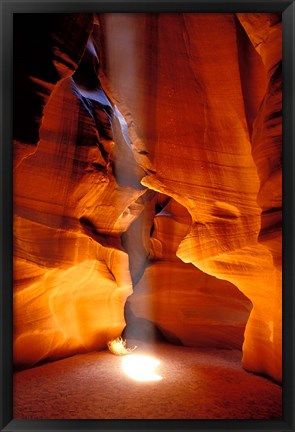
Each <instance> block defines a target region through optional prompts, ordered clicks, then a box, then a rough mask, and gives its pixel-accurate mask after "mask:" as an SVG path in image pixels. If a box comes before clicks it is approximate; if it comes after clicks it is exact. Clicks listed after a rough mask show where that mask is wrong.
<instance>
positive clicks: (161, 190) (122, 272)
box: [14, 13, 281, 381]
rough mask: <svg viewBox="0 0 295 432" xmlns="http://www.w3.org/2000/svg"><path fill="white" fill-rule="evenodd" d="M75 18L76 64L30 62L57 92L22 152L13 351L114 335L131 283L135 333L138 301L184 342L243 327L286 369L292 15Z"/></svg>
mask: <svg viewBox="0 0 295 432" xmlns="http://www.w3.org/2000/svg"><path fill="white" fill-rule="evenodd" d="M53 18H54V17H53ZM38 19H40V17H38ZM68 19H70V23H71V24H72V23H73V22H74V21H75V22H77V24H76V26H77V31H76V32H75V35H76V36H75V38H74V39H73V43H72V44H70V45H69V46H68V45H67V44H66V43H64V42H63V43H61V42H60V41H63V37H62V35H63V34H65V33H66V32H65V31H64V33H63V32H61V33H58V35H59V36H58V38H56V37H55V33H54V32H52V29H51V28H50V26H49V27H48V28H47V30H46V31H48V34H47V37H45V39H46V40H47V41H48V40H49V41H50V44H52V43H56V40H58V41H59V45H58V46H59V51H58V52H59V53H60V58H62V59H63V62H64V63H66V64H68V63H69V64H70V66H69V67H68V69H67V70H66V71H64V70H63V72H62V73H59V75H58V77H56V78H55V81H54V82H53V81H52V79H51V78H50V80H48V82H47V81H46V80H45V79H44V77H43V76H42V73H41V71H37V72H36V74H35V75H33V73H32V70H31V68H30V67H28V68H24V71H25V72H24V75H25V76H26V79H27V80H30V81H34V82H36V80H38V79H40V80H43V81H42V83H43V84H42V85H43V88H47V87H48V88H49V86H50V92H49V91H48V92H47V93H48V95H49V93H50V94H51V95H50V97H49V98H48V97H47V98H45V96H42V97H41V101H40V100H38V103H37V105H38V109H39V112H42V109H43V107H44V106H45V108H44V110H43V118H42V123H41V127H40V129H39V132H38V133H39V137H40V140H39V143H38V147H37V150H36V147H34V151H35V150H36V151H35V152H34V154H31V155H29V156H28V154H29V153H30V151H26V152H25V153H16V158H17V164H16V166H17V168H16V170H15V224H14V225H15V255H16V261H15V262H16V265H15V351H14V352H15V363H16V365H22V366H26V365H30V364H33V363H35V362H37V361H40V360H42V359H46V358H57V357H61V356H65V355H69V354H71V353H74V352H79V351H83V350H90V349H101V348H103V347H105V346H106V343H107V341H108V339H110V338H112V337H116V336H119V335H120V334H121V332H122V330H123V328H124V326H125V321H124V316H123V313H124V305H125V302H126V299H127V297H128V296H129V295H130V294H131V293H132V290H133V291H134V294H133V295H132V296H130V298H129V300H128V302H127V303H128V308H126V319H127V327H126V329H127V330H128V331H129V330H130V331H131V333H132V328H131V327H130V326H131V320H132V317H133V318H134V317H135V318H139V319H143V320H148V321H152V323H154V324H155V325H157V326H158V328H159V329H160V331H161V332H162V334H163V335H164V336H165V337H166V338H167V339H168V340H170V341H172V342H174V343H182V344H186V345H192V346H194V345H206V344H207V345H214V346H226V347H237V346H239V347H241V345H242V344H243V365H244V367H245V368H246V369H249V370H251V371H254V372H259V373H263V374H267V375H269V376H271V377H272V378H274V379H276V380H277V381H280V380H281V306H280V300H281V279H280V274H281V250H280V248H281V239H280V232H281V220H280V208H281V186H280V170H281V130H280V127H281V118H280V107H281V81H280V63H279V62H280V59H281V51H280V46H281V27H280V17H279V16H278V15H275V14H237V16H236V15H235V14H214V13H210V14H138V15H137V14H101V15H99V16H98V17H97V19H96V21H95V24H94V25H93V23H92V21H91V18H90V17H89V16H88V15H85V16H84V15H81V16H80V15H77V16H76V15H75V16H73V17H72V18H71V17H70V18H68V17H65V22H66V20H68ZM73 20H74V21H73ZM41 21H42V19H41ZM41 21H40V22H41ZM90 21H91V23H90ZM58 22H59V21H58ZM86 22H87V25H86V24H85V23H86ZM81 23H84V27H83V26H82V27H83V30H82V29H81ZM55 25H57V24H55ZM65 25H66V26H67V24H65ZM54 28H55V27H54ZM208 28H210V32H209V33H208ZM79 29H80V30H79ZM91 29H92V30H91ZM78 30H79V31H78ZM46 31H45V33H46ZM91 31H92V33H91V36H90V37H89V38H87V37H86V36H85V32H86V33H87V32H88V33H90V32H91ZM79 32H81V34H80V33H79ZM82 33H83V34H82ZM48 35H49V36H48ZM64 37H65V36H64ZM19 44H21V42H20V41H19ZM75 45H77V49H76V51H75V55H76V57H74V60H73V58H72V54H71V51H72V48H73V47H74V46H75ZM53 52H55V51H54V50H53ZM34 55H36V47H35V46H32V47H31V53H30V56H29V57H28V58H29V59H32V58H33V57H34ZM69 58H71V59H72V60H71V62H69ZM47 61H48V64H47V63H46V65H47V66H48V67H52V65H55V62H56V59H55V57H53V59H52V57H49V58H48V59H47ZM63 62H62V63H63ZM29 65H30V62H29ZM57 69H58V70H59V69H60V68H57ZM16 80H19V82H20V84H21V83H22V81H21V78H20V77H17V78H16ZM44 81H45V84H44ZM49 83H50V84H49ZM46 86H47V87H46ZM28 91H30V92H31V93H30V94H37V95H38V97H39V93H38V92H37V91H36V89H35V88H33V87H30V88H29V89H28ZM44 91H45V90H44ZM19 92H20V97H24V98H26V97H27V96H26V94H25V93H22V86H21V85H20V86H19ZM31 112H32V118H31V119H30V122H31V123H32V124H33V125H34V128H35V131H36V121H35V120H34V119H33V117H34V111H31ZM19 115H20V113H19V110H18V111H16V116H17V117H19ZM39 118H40V115H39ZM39 123H40V121H39ZM37 124H38V122H37ZM37 129H38V128H37ZM15 139H16V141H17V143H18V142H21V143H27V142H28V143H29V144H34V145H35V144H36V142H35V141H34V140H33V139H32V135H30V134H26V131H25V130H22V129H21V128H18V127H17V128H16V130H15ZM29 144H28V145H29ZM16 145H17V144H16ZM17 148H20V149H21V151H22V147H17ZM28 148H30V146H29V147H28ZM266 155H267V157H266ZM192 264H193V265H192ZM24 275H25V276H24ZM252 305H253V308H252ZM128 310H129V312H128ZM250 311H251V312H250ZM128 313H129V315H128ZM249 313H250V317H249ZM248 317H249V319H248ZM128 320H130V321H129V324H128ZM246 323H247V324H246ZM245 326H246V330H245V339H244V329H245ZM127 334H128V332H127ZM33 341H34V349H30V350H28V349H27V348H26V347H27V346H28V344H29V343H31V342H32V343H33Z"/></svg>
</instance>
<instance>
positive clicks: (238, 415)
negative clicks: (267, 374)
mask: <svg viewBox="0 0 295 432" xmlns="http://www.w3.org/2000/svg"><path fill="white" fill-rule="evenodd" d="M128 345H129V346H130V347H133V346H134V345H137V346H138V348H137V349H136V350H135V351H134V352H133V353H134V355H135V354H145V355H149V356H152V357H153V358H155V359H157V360H158V361H159V364H158V366H157V367H156V369H155V371H156V373H157V375H159V377H161V379H160V380H157V381H135V380H134V379H132V378H130V377H129V376H128V375H126V374H125V373H124V371H123V369H122V361H123V359H126V358H127V357H128V356H126V357H125V356H124V357H121V356H114V355H112V354H111V353H110V352H108V351H101V352H92V353H89V354H80V355H76V356H73V357H69V358H66V359H63V360H58V361H55V362H53V363H47V364H44V365H42V366H38V367H35V368H32V369H28V370H25V371H22V372H17V373H16V374H15V377H14V418H16V419H17V418H22V419H38V418H41V419H75V418H80V419H280V418H281V416H282V388H281V386H280V385H278V384H275V383H273V382H272V381H270V380H268V379H267V378H264V377H261V376H257V375H253V374H251V373H248V372H246V371H245V370H243V368H242V367H241V351H239V350H237V349H234V350H226V349H214V348H211V349H206V348H188V347H183V346H176V345H171V344H167V343H159V342H158V343H156V344H147V343H143V342H142V341H138V340H130V341H129V344H128ZM130 356H132V354H130ZM133 369H134V365H133ZM141 372H142V371H141ZM137 378H138V377H137ZM28 389H30V391H29V392H28Z"/></svg>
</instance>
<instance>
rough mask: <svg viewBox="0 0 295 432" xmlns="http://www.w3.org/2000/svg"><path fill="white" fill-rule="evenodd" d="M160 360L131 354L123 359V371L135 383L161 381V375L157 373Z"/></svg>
mask: <svg viewBox="0 0 295 432" xmlns="http://www.w3.org/2000/svg"><path fill="white" fill-rule="evenodd" d="M159 364H160V362H159V360H157V359H155V358H154V357H150V356H147V355H142V354H130V355H127V356H126V357H123V359H122V369H123V371H124V372H125V373H126V375H128V376H129V377H130V378H131V379H133V380H135V381H160V380H161V379H162V377H161V375H159V374H157V372H155V369H156V367H157V366H159Z"/></svg>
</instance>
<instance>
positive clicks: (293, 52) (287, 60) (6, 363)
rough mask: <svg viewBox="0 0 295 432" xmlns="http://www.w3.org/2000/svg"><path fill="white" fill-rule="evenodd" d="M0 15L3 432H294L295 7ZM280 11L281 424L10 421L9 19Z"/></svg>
mask: <svg viewBox="0 0 295 432" xmlns="http://www.w3.org/2000/svg"><path fill="white" fill-rule="evenodd" d="M0 7H1V9H0V13H1V25H0V28H1V80H0V83H1V89H0V94H1V95H2V97H1V105H0V111H1V124H0V131H1V155H0V164H1V165H0V173H1V181H0V197H1V205H0V208H1V250H0V275H1V276H0V277H1V300H0V308H1V324H0V335H1V336H0V337H1V341H0V344H1V348H0V356H1V371H0V383H1V403H0V430H1V431H5V432H8V431H9V432H10V431H75V430H82V431H84V432H86V431H94V430H97V431H113V432H115V431H142V432H144V431H155V432H156V431H160V430H169V431H174V430H179V431H193V430H194V431H195V430H197V431H205V430H207V431H211V432H213V431H217V430H218V431H220V430H224V431H229V430H235V431H238V430H243V431H255V430H257V431H258V430H259V431H262V430H263V431H271V430H280V431H293V430H295V429H294V427H295V426H294V424H295V423H294V408H295V406H294V362H295V356H294V347H295V344H294V294H293V288H294V271H293V262H294V229H293V224H294V222H293V221H294V203H295V200H294V180H295V174H294V167H295V163H294V162H295V160H294V150H293V145H294V120H295V119H294V101H295V93H294V89H295V86H294V75H295V5H294V1H290V0H288V1H287V0H283V1H278V0H257V1H256V0H242V1H235V0H227V1H224V2H223V1H218V0H207V1H198V0H184V1H180V0H149V1H141V0H140V1H138V0H126V1H124V0H122V1H119V0H108V1H99V0H94V1H85V2H82V1H75V0H74V1H62V2H59V1H58V0H57V1H52V0H48V1H47V0H39V1H34V2H33V1H22V2H20V1H13V0H0ZM94 11H95V12H282V17H283V197H284V200H283V419H282V420H265V421H264V420H81V419H78V420H15V419H13V389H12V374H13V366H12V328H13V319H12V288H13V284H12V251H13V247H12V216H13V205H12V193H13V177H12V145H11V143H12V91H13V88H12V87H13V86H12V84H13V83H12V52H13V37H12V31H13V14H14V13H24V14H25V13H30V12H40V13H50V12H51V13H63V12H67V13H78V12H94Z"/></svg>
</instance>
